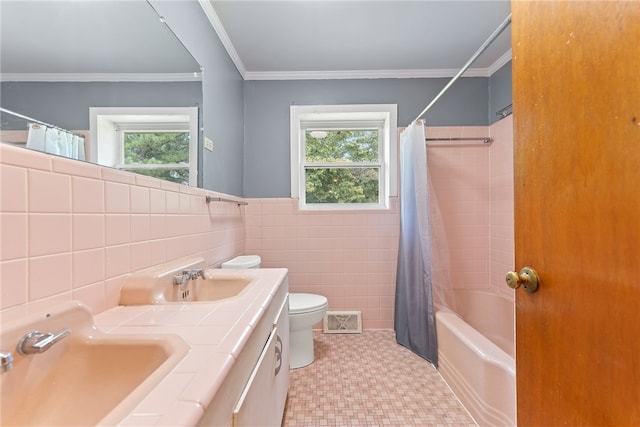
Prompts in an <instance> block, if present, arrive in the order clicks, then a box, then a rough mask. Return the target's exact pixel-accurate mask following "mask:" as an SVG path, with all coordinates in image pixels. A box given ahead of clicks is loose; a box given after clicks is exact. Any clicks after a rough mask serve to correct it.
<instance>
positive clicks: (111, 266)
mask: <svg viewBox="0 0 640 427" xmlns="http://www.w3.org/2000/svg"><path fill="white" fill-rule="evenodd" d="M105 258H106V259H105V273H106V278H107V279H109V278H111V277H114V276H119V275H122V274H125V273H129V272H130V271H131V248H130V246H129V245H120V246H110V247H107V250H106V257H105Z"/></svg>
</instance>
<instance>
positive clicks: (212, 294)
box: [178, 270, 253, 301]
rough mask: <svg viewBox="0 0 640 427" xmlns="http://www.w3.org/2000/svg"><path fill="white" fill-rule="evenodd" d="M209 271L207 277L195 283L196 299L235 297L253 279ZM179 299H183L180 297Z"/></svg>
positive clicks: (194, 294) (214, 299)
mask: <svg viewBox="0 0 640 427" xmlns="http://www.w3.org/2000/svg"><path fill="white" fill-rule="evenodd" d="M208 271H209V273H207V276H206V279H197V280H196V281H195V282H194V283H193V288H192V289H193V291H192V292H193V300H194V301H218V300H221V299H225V298H232V297H235V296H237V295H238V294H239V293H240V292H242V291H243V290H244V289H245V288H246V287H247V285H249V284H250V283H251V282H252V281H253V279H252V278H250V277H238V276H229V275H224V274H212V273H211V271H212V270H208ZM216 273H217V271H216ZM178 294H179V295H178V298H180V297H181V295H180V293H179V292H178ZM187 298H188V296H187ZM178 301H181V300H180V299H179V300H178Z"/></svg>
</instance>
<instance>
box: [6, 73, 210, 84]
mask: <svg viewBox="0 0 640 427" xmlns="http://www.w3.org/2000/svg"><path fill="white" fill-rule="evenodd" d="M201 80H202V74H201V73H1V74H0V81H2V82H193V81H201Z"/></svg>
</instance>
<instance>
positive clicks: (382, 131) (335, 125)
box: [290, 104, 397, 210]
mask: <svg viewBox="0 0 640 427" xmlns="http://www.w3.org/2000/svg"><path fill="white" fill-rule="evenodd" d="M314 129H316V130H342V129H345V130H363V129H378V162H354V163H337V162H336V163H332V162H327V163H307V162H306V160H305V157H306V156H305V147H306V139H305V134H306V131H307V130H314ZM290 131H291V197H292V198H297V199H298V201H299V202H298V204H299V208H300V209H301V210H376V209H388V208H389V198H390V197H394V196H397V105H396V104H361V105H311V106H297V105H293V106H291V109H290ZM333 167H339V168H353V167H356V168H366V167H376V168H379V170H380V172H379V174H378V203H307V202H306V191H305V188H306V181H305V179H306V173H305V172H306V170H307V169H309V168H316V169H317V168H333Z"/></svg>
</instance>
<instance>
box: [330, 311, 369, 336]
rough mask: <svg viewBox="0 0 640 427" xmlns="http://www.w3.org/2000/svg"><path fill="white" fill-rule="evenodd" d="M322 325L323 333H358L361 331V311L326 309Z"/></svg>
mask: <svg viewBox="0 0 640 427" xmlns="http://www.w3.org/2000/svg"><path fill="white" fill-rule="evenodd" d="M322 326H323V327H322V330H323V332H324V333H325V334H359V333H361V332H362V312H360V311H327V314H326V315H325V316H324V321H323V325H322Z"/></svg>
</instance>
